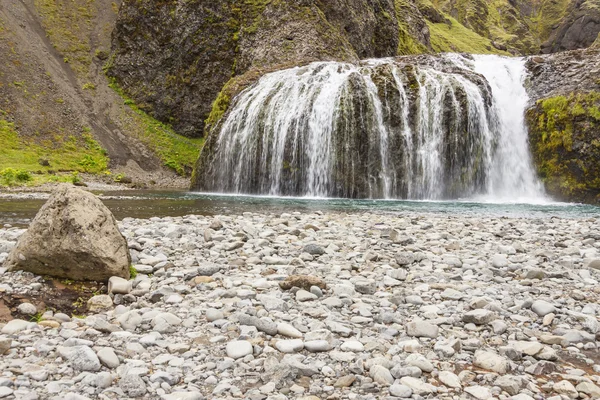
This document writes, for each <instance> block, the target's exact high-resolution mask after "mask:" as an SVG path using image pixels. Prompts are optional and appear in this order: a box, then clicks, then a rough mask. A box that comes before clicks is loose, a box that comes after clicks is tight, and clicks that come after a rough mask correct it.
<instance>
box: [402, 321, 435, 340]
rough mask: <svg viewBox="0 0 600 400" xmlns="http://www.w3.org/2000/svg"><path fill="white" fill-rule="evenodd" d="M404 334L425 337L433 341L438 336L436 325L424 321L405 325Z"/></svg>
mask: <svg viewBox="0 0 600 400" xmlns="http://www.w3.org/2000/svg"><path fill="white" fill-rule="evenodd" d="M406 334H407V335H408V336H415V337H427V338H432V339H435V338H436V337H437V336H438V334H439V328H438V327H437V325H433V324H430V323H429V322H425V321H412V322H409V323H408V324H406Z"/></svg>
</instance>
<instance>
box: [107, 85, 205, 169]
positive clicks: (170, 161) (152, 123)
mask: <svg viewBox="0 0 600 400" xmlns="http://www.w3.org/2000/svg"><path fill="white" fill-rule="evenodd" d="M109 86H110V87H111V88H112V89H113V90H114V91H115V92H117V93H118V94H119V95H120V96H121V97H122V98H123V101H124V104H125V105H127V106H129V108H130V109H131V110H133V111H134V112H135V114H136V115H137V118H136V121H135V122H134V123H133V126H131V129H129V132H130V133H131V134H132V135H133V136H135V137H137V139H139V140H140V141H141V142H143V143H144V144H145V145H146V146H148V147H149V148H150V149H151V150H152V151H154V152H155V153H156V154H157V155H158V156H159V157H160V159H161V160H162V162H163V164H164V165H165V166H166V167H169V168H171V169H173V170H174V171H175V172H177V173H178V174H179V175H181V176H190V175H191V173H192V170H193V167H194V164H195V162H196V160H197V159H198V155H199V154H200V150H201V149H202V146H203V145H204V139H203V138H195V139H191V138H187V137H185V136H181V135H178V134H177V133H175V131H173V129H172V128H171V127H170V126H168V125H166V124H163V123H162V122H160V121H157V120H156V119H154V118H152V117H151V116H150V115H148V114H146V113H145V112H144V111H142V110H141V109H140V108H139V107H138V106H137V105H136V104H135V102H134V101H133V100H132V99H130V98H129V97H128V96H127V95H126V94H125V92H124V91H123V90H122V89H121V88H120V87H119V85H118V84H117V83H116V81H115V80H114V79H111V81H110V84H109Z"/></svg>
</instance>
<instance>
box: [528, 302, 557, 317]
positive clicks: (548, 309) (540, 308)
mask: <svg viewBox="0 0 600 400" xmlns="http://www.w3.org/2000/svg"><path fill="white" fill-rule="evenodd" d="M531 311H533V312H534V313H536V314H537V315H538V316H540V317H543V316H545V315H547V314H550V313H553V312H556V307H554V306H553V305H552V304H550V303H548V302H547V301H544V300H536V301H534V302H533V304H532V305H531Z"/></svg>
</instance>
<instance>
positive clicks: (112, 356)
mask: <svg viewBox="0 0 600 400" xmlns="http://www.w3.org/2000/svg"><path fill="white" fill-rule="evenodd" d="M97 354H98V359H99V360H100V362H101V363H102V364H103V365H105V366H106V367H108V368H117V367H118V366H119V365H120V364H121V362H120V361H119V357H117V354H116V353H115V351H114V350H113V349H111V348H110V347H104V348H102V349H100V350H98V353H97Z"/></svg>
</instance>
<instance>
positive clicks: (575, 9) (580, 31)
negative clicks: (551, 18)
mask: <svg viewBox="0 0 600 400" xmlns="http://www.w3.org/2000/svg"><path fill="white" fill-rule="evenodd" d="M599 32H600V0H575V1H573V2H572V4H571V6H570V8H569V14H568V15H567V16H566V17H565V18H564V19H563V20H562V22H561V23H560V25H559V26H558V27H557V28H556V29H554V30H553V32H552V34H551V35H550V38H549V39H548V41H547V42H546V43H544V44H543V45H542V53H546V54H547V53H556V52H559V51H565V50H576V49H582V48H586V47H589V46H591V45H592V43H594V41H595V40H596V38H597V37H598V33H599Z"/></svg>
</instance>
